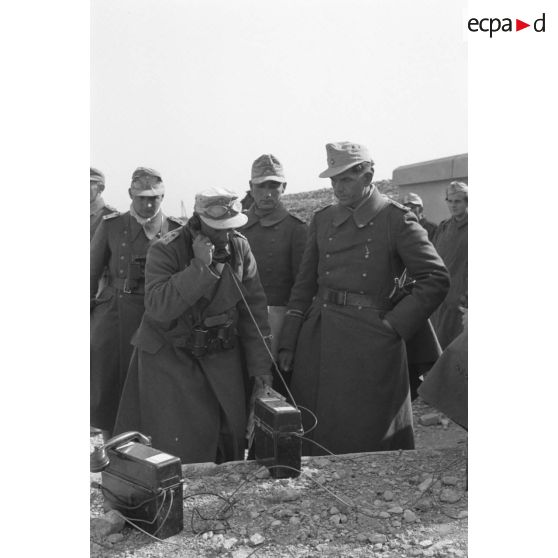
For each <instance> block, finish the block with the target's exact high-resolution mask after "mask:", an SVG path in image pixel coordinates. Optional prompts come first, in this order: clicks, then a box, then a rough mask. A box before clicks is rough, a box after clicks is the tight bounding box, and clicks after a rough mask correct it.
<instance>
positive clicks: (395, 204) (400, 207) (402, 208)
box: [387, 198, 411, 212]
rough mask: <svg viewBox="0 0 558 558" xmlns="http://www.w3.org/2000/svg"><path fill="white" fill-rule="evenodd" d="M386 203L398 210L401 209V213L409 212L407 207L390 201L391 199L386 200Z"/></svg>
mask: <svg viewBox="0 0 558 558" xmlns="http://www.w3.org/2000/svg"><path fill="white" fill-rule="evenodd" d="M387 200H388V203H390V204H391V205H394V206H395V207H397V208H398V209H401V210H403V211H405V212H406V211H411V210H410V209H409V208H408V207H407V206H405V205H403V204H402V203H399V202H398V201H395V200H392V199H391V198H388V199H387Z"/></svg>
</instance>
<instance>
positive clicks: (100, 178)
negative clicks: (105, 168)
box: [89, 167, 105, 186]
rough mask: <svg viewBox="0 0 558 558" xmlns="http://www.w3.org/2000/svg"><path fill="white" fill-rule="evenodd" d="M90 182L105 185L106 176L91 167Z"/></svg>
mask: <svg viewBox="0 0 558 558" xmlns="http://www.w3.org/2000/svg"><path fill="white" fill-rule="evenodd" d="M89 182H95V183H96V184H102V185H103V186H104V185H105V175H104V174H103V173H102V172H101V171H100V170H97V169H94V168H93V167H89Z"/></svg>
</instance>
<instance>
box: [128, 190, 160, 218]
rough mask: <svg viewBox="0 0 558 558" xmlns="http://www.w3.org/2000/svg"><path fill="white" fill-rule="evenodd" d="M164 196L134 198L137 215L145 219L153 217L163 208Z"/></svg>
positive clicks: (133, 202) (133, 203)
mask: <svg viewBox="0 0 558 558" xmlns="http://www.w3.org/2000/svg"><path fill="white" fill-rule="evenodd" d="M162 201H163V196H162V195H161V196H133V197H132V205H133V207H134V209H135V211H136V213H137V214H138V215H139V216H140V217H143V218H144V219H149V217H153V215H155V214H156V213H157V212H158V211H159V208H160V207H161V202H162Z"/></svg>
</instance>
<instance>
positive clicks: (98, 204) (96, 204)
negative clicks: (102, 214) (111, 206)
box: [89, 194, 105, 216]
mask: <svg viewBox="0 0 558 558" xmlns="http://www.w3.org/2000/svg"><path fill="white" fill-rule="evenodd" d="M103 207H105V200H104V199H103V197H102V196H101V195H100V194H99V195H98V196H97V197H96V198H95V199H94V200H93V201H92V202H90V203H89V216H91V215H95V213H98V212H99V211H101V209H103Z"/></svg>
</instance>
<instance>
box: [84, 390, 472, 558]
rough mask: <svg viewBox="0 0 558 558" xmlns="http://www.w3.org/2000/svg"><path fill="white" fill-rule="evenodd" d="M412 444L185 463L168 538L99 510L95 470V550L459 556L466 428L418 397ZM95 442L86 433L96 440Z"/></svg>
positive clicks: (463, 546)
mask: <svg viewBox="0 0 558 558" xmlns="http://www.w3.org/2000/svg"><path fill="white" fill-rule="evenodd" d="M414 414H415V427H416V428H415V435H416V445H417V450H416V451H409V452H384V453H373V454H370V453H368V454H351V455H348V456H328V457H315V458H303V463H302V475H301V476H300V477H298V478H293V479H272V478H270V476H269V472H268V470H267V469H266V468H265V467H260V466H258V465H257V464H256V463H254V462H235V463H230V464H225V465H220V466H217V465H213V464H200V465H188V466H184V468H183V471H184V488H183V495H184V502H183V503H184V530H183V531H182V532H181V533H179V534H178V535H175V536H173V537H170V538H168V539H165V541H164V542H158V541H156V540H154V539H153V538H151V537H149V536H147V535H145V534H143V533H140V532H139V531H137V530H135V529H134V528H132V527H130V526H129V525H126V526H124V522H123V520H122V519H121V518H120V517H118V516H117V514H116V513H114V512H111V513H109V514H108V515H107V514H104V512H103V503H102V496H101V494H100V490H99V489H97V488H94V486H95V482H99V481H100V477H101V475H100V474H96V475H95V474H92V475H91V477H92V481H93V483H92V485H93V486H92V488H91V557H92V558H100V557H111V558H112V557H114V558H117V557H122V558H123V557H128V556H133V557H136V558H155V557H161V556H165V557H171V558H172V557H177V558H178V557H179V556H180V557H198V556H207V557H217V556H222V557H227V558H228V557H230V558H248V557H258V558H261V557H296V558H302V557H318V556H331V557H333V556H342V555H345V556H348V557H357V558H358V557H364V556H366V557H383V558H395V557H408V556H434V557H452V558H453V557H464V556H467V492H466V459H467V447H466V446H467V439H466V436H467V435H466V433H465V432H464V431H463V430H462V429H461V428H459V427H458V426H456V425H455V424H453V423H451V422H450V421H448V420H447V419H445V417H443V416H441V415H440V414H439V413H437V412H436V411H435V410H434V409H432V408H430V407H428V406H427V405H426V404H424V403H423V402H421V401H417V402H415V404H414ZM95 442H98V440H94V439H92V443H95Z"/></svg>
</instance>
